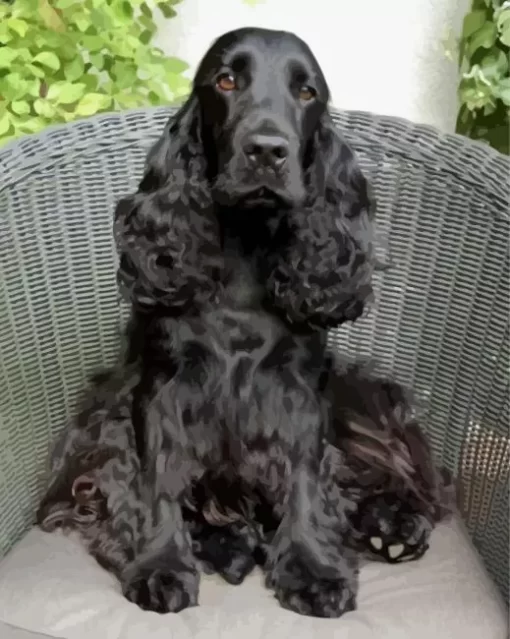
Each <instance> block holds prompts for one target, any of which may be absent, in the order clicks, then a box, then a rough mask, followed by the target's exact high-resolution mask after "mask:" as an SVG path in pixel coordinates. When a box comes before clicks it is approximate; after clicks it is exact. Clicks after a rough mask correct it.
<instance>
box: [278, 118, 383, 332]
mask: <svg viewBox="0 0 510 639" xmlns="http://www.w3.org/2000/svg"><path fill="white" fill-rule="evenodd" d="M306 182H307V186H306V188H307V191H308V196H307V200H306V202H305V205H304V206H303V207H300V208H296V209H295V210H292V211H290V212H289V215H288V216H286V218H285V222H286V225H287V228H286V229H285V230H284V231H282V233H283V234H285V235H287V237H288V238H289V240H288V241H286V242H284V248H283V250H282V249H281V248H280V249H279V251H278V252H279V255H276V254H275V258H276V264H275V266H274V268H273V270H272V272H271V273H270V275H269V277H268V290H269V293H270V296H271V299H272V302H273V304H274V305H275V306H276V307H277V308H279V309H280V311H282V312H283V313H284V314H285V315H286V316H287V319H288V320H290V321H291V322H294V323H304V324H306V325H309V326H312V327H315V328H322V329H328V328H333V327H335V326H339V325H340V324H342V323H343V322H344V321H346V320H350V321H354V320H355V319H356V318H358V317H359V316H360V315H361V313H362V312H363V308H364V305H365V303H366V302H367V301H368V300H369V299H370V298H371V296H372V287H371V278H372V271H373V267H374V265H373V256H372V252H373V248H372V224H371V219H372V203H371V200H370V195H369V192H368V184H367V181H366V180H365V178H364V176H363V174H362V172H361V170H360V168H359V166H358V164H357V162H356V159H355V156H354V154H353V152H352V150H351V149H350V148H349V146H348V145H347V144H346V143H345V142H344V141H343V140H342V138H341V137H340V135H339V133H338V131H337V129H336V127H335V125H334V123H333V121H332V120H331V117H330V116H329V115H326V116H324V118H323V121H322V122H321V125H320V127H319V130H318V131H317V134H316V139H315V149H314V157H313V161H312V162H311V164H310V169H309V170H308V175H307V176H306Z"/></svg>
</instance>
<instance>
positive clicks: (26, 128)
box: [18, 118, 48, 133]
mask: <svg viewBox="0 0 510 639" xmlns="http://www.w3.org/2000/svg"><path fill="white" fill-rule="evenodd" d="M46 126H48V123H47V122H46V121H45V120H43V119H42V118H30V119H28V120H25V121H24V122H20V123H19V124H18V128H19V129H20V131H23V133H37V132H38V131H41V129H44V128H45V127H46Z"/></svg>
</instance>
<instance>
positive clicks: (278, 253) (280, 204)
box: [117, 28, 372, 328]
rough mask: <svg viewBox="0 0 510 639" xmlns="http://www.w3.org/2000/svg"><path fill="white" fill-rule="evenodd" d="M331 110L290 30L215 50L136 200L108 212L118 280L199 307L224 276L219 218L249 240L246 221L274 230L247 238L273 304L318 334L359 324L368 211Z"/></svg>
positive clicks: (257, 34) (368, 259)
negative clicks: (113, 223)
mask: <svg viewBox="0 0 510 639" xmlns="http://www.w3.org/2000/svg"><path fill="white" fill-rule="evenodd" d="M328 100H329V90H328V86H327V83H326V80H325V78H324V75H323V73H322V71H321V69H320V66H319V64H318V62H317V60H316V59H315V57H314V55H313V54H312V52H311V51H310V49H309V47H308V46H307V45H306V44H305V43H304V42H303V41H302V40H301V39H300V38H298V37H297V36H295V35H293V34H291V33H287V32H281V31H270V30H265V29H256V28H244V29H239V30H237V31H232V32H229V33H226V34H224V35H223V36H221V37H220V38H218V39H217V40H216V41H215V42H214V43H213V45H212V46H211V47H210V49H209V50H208V51H207V53H206V54H205V56H204V57H203V59H202V61H201V63H200V65H199V67H198V70H197V73H196V76H195V79H194V82H193V89H192V92H191V95H190V96H189V98H188V100H187V101H186V103H185V104H184V105H183V106H182V108H181V109H180V110H179V112H178V113H177V114H176V115H175V116H173V117H172V118H171V120H170V122H169V123H168V125H167V127H166V128H165V131H164V132H163V135H162V137H161V138H160V140H159V141H158V143H157V144H156V145H155V147H154V148H153V149H152V151H151V152H150V154H149V157H148V163H147V170H146V173H145V176H144V178H143V180H142V182H141V184H140V188H139V192H138V193H137V194H136V195H135V196H133V197H131V198H127V199H125V200H123V201H122V202H121V203H120V205H119V207H118V209H117V240H118V245H119V248H120V251H121V253H122V258H121V269H120V274H121V279H123V280H124V283H126V282H127V283H128V284H129V285H130V289H131V291H133V288H135V289H136V288H137V289H138V290H137V291H135V292H136V294H135V297H137V296H138V298H139V299H141V298H142V296H143V297H144V299H145V302H146V303H149V304H150V303H151V298H152V302H154V300H156V303H159V304H164V305H167V306H168V305H170V304H171V305H173V306H174V307H175V306H178V307H180V308H182V307H184V306H185V304H186V303H187V302H189V298H190V297H193V300H194V302H195V303H196V302H197V301H198V303H200V302H202V301H204V300H205V299H206V298H208V297H210V296H211V294H212V292H213V290H214V285H213V281H214V280H215V278H216V279H220V278H221V251H222V244H221V238H220V235H221V231H220V228H219V227H220V222H219V218H220V219H221V220H223V222H224V221H225V220H227V224H231V225H233V226H235V230H234V232H235V233H237V234H238V235H243V234H244V235H251V236H252V237H251V239H252V240H253V236H254V235H255V236H257V233H258V231H254V229H255V228H256V224H255V223H254V220H258V221H260V225H263V224H264V223H265V222H264V220H271V222H270V224H271V233H270V234H269V235H268V234H267V233H260V234H258V236H257V237H258V239H257V238H255V241H256V242H257V241H258V243H259V244H263V245H264V247H263V248H264V251H265V252H264V260H265V264H264V265H263V266H264V268H263V269H262V272H263V274H264V281H265V283H266V289H267V296H268V298H269V300H270V301H271V304H272V305H273V307H274V308H275V309H278V310H280V311H281V313H282V314H283V315H285V316H286V317H287V318H288V319H290V320H291V321H293V322H304V323H308V324H313V325H315V326H319V327H322V328H324V327H330V326H337V325H338V324H341V323H342V322H343V321H345V320H354V319H356V318H357V317H358V316H359V315H360V314H361V312H362V310H363V306H364V304H365V301H366V300H367V299H368V298H369V297H370V295H371V286H370V281H371V273H372V237H371V201H370V197H369V193H368V186H367V182H366V180H365V178H364V176H363V174H362V172H361V170H360V168H359V166H358V163H357V161H356V159H355V157H354V154H353V152H352V150H351V149H350V147H349V146H348V145H347V143H346V142H345V140H344V139H343V137H342V136H341V134H340V132H339V131H338V129H337V128H336V127H335V126H334V124H333V121H332V118H331V116H330V114H329V112H328V108H327V105H328ZM225 211H228V212H229V213H228V215H226V216H225V215H224V213H225ZM219 213H222V215H220V216H219V215H218V214H219ZM275 220H276V221H275ZM257 224H259V222H257ZM122 260H123V261H122ZM132 297H133V296H132Z"/></svg>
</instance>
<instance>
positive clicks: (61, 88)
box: [47, 82, 86, 104]
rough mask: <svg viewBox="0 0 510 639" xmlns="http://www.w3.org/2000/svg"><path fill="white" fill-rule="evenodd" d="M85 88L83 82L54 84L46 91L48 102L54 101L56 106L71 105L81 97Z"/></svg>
mask: <svg viewBox="0 0 510 639" xmlns="http://www.w3.org/2000/svg"><path fill="white" fill-rule="evenodd" d="M85 89H86V86H85V84H84V83H83V82H79V83H76V84H71V83H70V82H56V83H55V84H52V85H51V86H50V88H49V90H48V95H47V98H48V100H54V101H55V102H56V103H57V104H72V103H73V102H77V101H78V100H79V99H80V98H82V97H83V94H84V93H85Z"/></svg>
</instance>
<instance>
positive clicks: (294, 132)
mask: <svg viewBox="0 0 510 639" xmlns="http://www.w3.org/2000/svg"><path fill="white" fill-rule="evenodd" d="M327 102H328V88H327V85H326V81H325V79H324V77H323V74H322V72H321V70H320V68H319V66H318V64H317V61H316V60H315V58H314V57H313V55H312V53H311V52H310V50H309V48H308V47H307V46H306V44H305V43H303V42H302V41H301V40H299V39H298V38H297V37H296V36H294V35H291V34H288V33H284V32H274V31H266V30H259V29H242V30H239V31H235V32H232V33H228V34H226V35H224V36H222V37H221V38H220V39H219V40H218V41H216V42H215V43H214V44H213V46H212V47H211V49H210V50H209V51H208V52H207V54H206V55H205V57H204V59H203V61H202V63H201V64H200V66H199V69H198V71H197V74H196V77H195V80H194V84H193V91H192V94H191V97H190V98H189V99H188V101H187V102H186V104H185V105H184V106H183V107H182V108H181V110H180V111H179V113H178V114H177V115H176V116H175V117H174V118H172V119H171V121H170V122H169V124H168V126H167V128H166V130H165V131H164V133H163V136H162V138H161V139H160V141H159V142H158V143H157V145H156V146H155V148H154V149H153V150H152V152H151V153H150V155H149V158H148V167H147V171H146V174H145V176H144V178H143V180H142V182H141V185H140V188H139V191H138V193H136V194H135V195H134V196H132V197H128V198H126V199H124V200H123V201H121V202H120V203H119V205H118V208H117V211H116V223H115V233H116V240H117V245H118V249H119V253H120V256H121V261H120V268H119V272H118V276H119V282H120V284H121V287H122V289H123V291H124V293H125V295H126V297H127V298H128V299H129V300H130V301H131V302H132V305H133V311H134V316H133V322H132V337H131V349H130V357H131V362H135V363H137V365H138V366H139V369H140V372H141V381H140V383H139V384H138V386H137V388H136V390H135V400H134V405H133V419H134V422H135V424H134V425H135V431H136V432H137V441H138V448H139V451H140V454H141V456H142V457H143V458H144V460H145V462H146V473H147V477H148V478H149V485H151V486H153V487H154V495H153V499H154V504H155V506H154V526H155V529H156V531H157V533H155V534H154V535H153V538H152V539H147V540H146V542H147V543H146V545H145V548H144V549H143V552H141V553H140V554H138V555H137V557H136V559H135V560H134V561H133V562H132V563H131V565H129V566H128V567H127V568H126V570H125V571H124V574H123V575H122V582H123V587H124V592H125V594H126V596H127V597H128V598H129V599H130V600H132V601H135V602H137V603H139V604H140V605H143V606H144V607H148V608H152V607H154V608H157V609H161V608H162V609H168V610H179V609H181V608H183V607H185V606H188V605H193V604H196V603H197V599H198V574H197V570H196V567H195V562H194V557H193V554H192V549H191V545H190V543H189V541H188V539H187V537H186V535H185V534H183V529H184V524H183V518H182V512H181V505H180V504H181V503H182V499H183V496H184V495H185V494H186V492H187V490H188V489H189V487H190V486H191V485H192V484H193V483H194V482H196V481H197V480H199V479H200V478H201V477H202V475H203V474H204V473H205V472H206V471H208V470H214V472H215V473H216V474H224V475H226V476H233V477H235V478H236V480H237V481H239V482H242V483H243V484H245V485H246V486H247V487H249V488H250V489H256V490H257V491H259V492H260V493H261V494H263V496H264V499H265V500H266V501H267V502H269V503H270V504H271V505H272V507H273V509H274V510H275V512H276V513H277V515H278V517H279V519H281V523H280V525H279V527H278V530H277V531H276V533H275V535H274V538H273V541H272V545H271V548H270V549H269V557H268V580H267V581H268V584H269V585H270V586H271V587H272V588H273V589H274V590H275V592H276V595H277V597H278V598H279V600H280V601H281V603H282V604H283V605H284V606H287V607H289V608H291V609H293V610H296V611H298V612H301V613H309V614H314V615H319V616H338V615H339V614H341V613H342V612H344V611H345V610H349V609H351V608H352V607H353V606H354V597H355V592H354V589H355V573H356V562H355V560H354V558H353V557H352V556H351V555H350V554H349V553H348V552H347V551H346V550H345V549H344V548H343V546H342V531H343V529H344V528H345V526H346V521H345V513H343V512H342V506H341V504H339V503H329V499H330V497H331V496H330V495H328V487H327V486H325V485H323V484H322V483H321V480H322V478H321V477H320V473H319V465H320V459H321V458H322V448H323V446H324V441H325V439H324V438H325V436H326V435H327V427H328V424H327V418H326V411H325V405H324V402H323V399H322V396H321V394H320V383H321V380H322V379H323V376H324V370H325V366H326V356H325V344H326V329H328V328H330V327H334V326H339V325H340V324H342V322H344V321H347V320H351V321H352V320H355V319H356V318H357V317H358V316H359V315H360V314H361V313H362V310H363V308H364V304H365V302H366V301H367V299H368V298H369V297H370V295H371V292H372V291H371V284H370V283H371V274H372V268H373V267H372V260H371V224H370V212H369V209H370V202H369V196H368V193H367V184H366V181H365V179H364V177H363V175H362V174H361V171H360V170H359V168H358V166H357V164H356V161H355V158H354V156H353V153H352V151H351V150H350V149H349V147H348V146H347V145H346V144H345V143H344V141H343V140H342V138H341V136H340V134H339V132H338V131H337V130H336V128H335V127H334V125H333V123H332V120H331V118H330V116H329V114H328V111H327Z"/></svg>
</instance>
